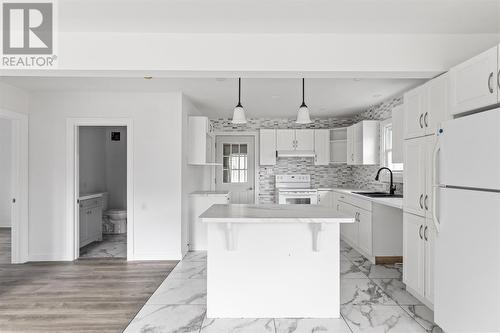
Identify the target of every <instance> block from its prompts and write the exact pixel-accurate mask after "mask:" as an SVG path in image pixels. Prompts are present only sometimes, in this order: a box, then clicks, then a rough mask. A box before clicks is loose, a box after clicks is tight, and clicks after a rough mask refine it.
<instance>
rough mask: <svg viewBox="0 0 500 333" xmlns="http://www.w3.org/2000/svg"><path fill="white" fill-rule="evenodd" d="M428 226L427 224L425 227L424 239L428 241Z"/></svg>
mask: <svg viewBox="0 0 500 333" xmlns="http://www.w3.org/2000/svg"><path fill="white" fill-rule="evenodd" d="M427 228H428V227H427V226H425V229H424V239H425V241H428V239H427Z"/></svg>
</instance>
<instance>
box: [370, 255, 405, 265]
mask: <svg viewBox="0 0 500 333" xmlns="http://www.w3.org/2000/svg"><path fill="white" fill-rule="evenodd" d="M401 263H403V257H402V256H388V257H375V264H376V265H393V264H401Z"/></svg>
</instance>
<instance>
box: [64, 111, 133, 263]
mask: <svg viewBox="0 0 500 333" xmlns="http://www.w3.org/2000/svg"><path fill="white" fill-rule="evenodd" d="M132 135H133V133H132V121H131V120H130V119H126V118H119V119H114V118H110V119H104V118H82V119H75V118H69V119H68V120H67V136H68V139H67V140H68V145H67V156H68V160H67V167H68V173H67V188H68V189H67V190H68V194H69V196H68V205H69V206H70V207H71V208H70V209H69V212H68V214H69V215H68V221H70V225H69V226H70V228H68V234H67V235H68V245H69V246H70V248H73V254H72V256H71V257H72V259H73V260H75V259H79V258H80V259H86V258H122V259H124V258H126V259H127V260H133V251H132V249H133V234H132V233H131V230H133V197H132V194H133V189H132V185H133V174H132V165H133V164H132V147H133V142H132ZM70 200H71V201H70Z"/></svg>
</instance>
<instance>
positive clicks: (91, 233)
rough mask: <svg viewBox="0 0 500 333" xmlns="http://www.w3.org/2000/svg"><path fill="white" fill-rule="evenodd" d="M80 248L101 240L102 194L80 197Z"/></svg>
mask: <svg viewBox="0 0 500 333" xmlns="http://www.w3.org/2000/svg"><path fill="white" fill-rule="evenodd" d="M79 202H80V203H79V209H80V221H79V234H80V247H83V246H85V245H88V244H90V243H92V242H95V241H101V240H102V209H103V199H102V193H98V194H91V195H85V196H81V197H80V198H79Z"/></svg>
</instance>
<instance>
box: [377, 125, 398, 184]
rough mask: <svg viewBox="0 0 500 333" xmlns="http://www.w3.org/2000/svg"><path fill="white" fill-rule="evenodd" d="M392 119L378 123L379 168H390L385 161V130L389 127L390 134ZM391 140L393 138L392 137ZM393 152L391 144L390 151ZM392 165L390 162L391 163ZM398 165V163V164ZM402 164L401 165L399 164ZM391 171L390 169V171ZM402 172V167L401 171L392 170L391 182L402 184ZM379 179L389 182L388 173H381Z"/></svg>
mask: <svg viewBox="0 0 500 333" xmlns="http://www.w3.org/2000/svg"><path fill="white" fill-rule="evenodd" d="M392 125H393V124H392V118H387V119H385V120H381V121H380V167H386V168H390V167H389V165H388V161H387V159H386V155H387V151H388V150H387V149H386V130H387V128H388V127H389V126H390V127H391V132H392ZM391 135H392V133H391ZM392 138H393V137H392ZM392 150H393V147H392V143H391V151H392ZM391 163H392V161H391ZM398 164H400V163H398ZM401 164H402V163H401ZM391 170H392V169H391ZM403 172H404V165H403V169H402V170H392V176H393V182H395V183H402V182H403ZM380 179H381V181H383V182H389V181H390V174H389V173H388V172H383V173H381V174H380Z"/></svg>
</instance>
